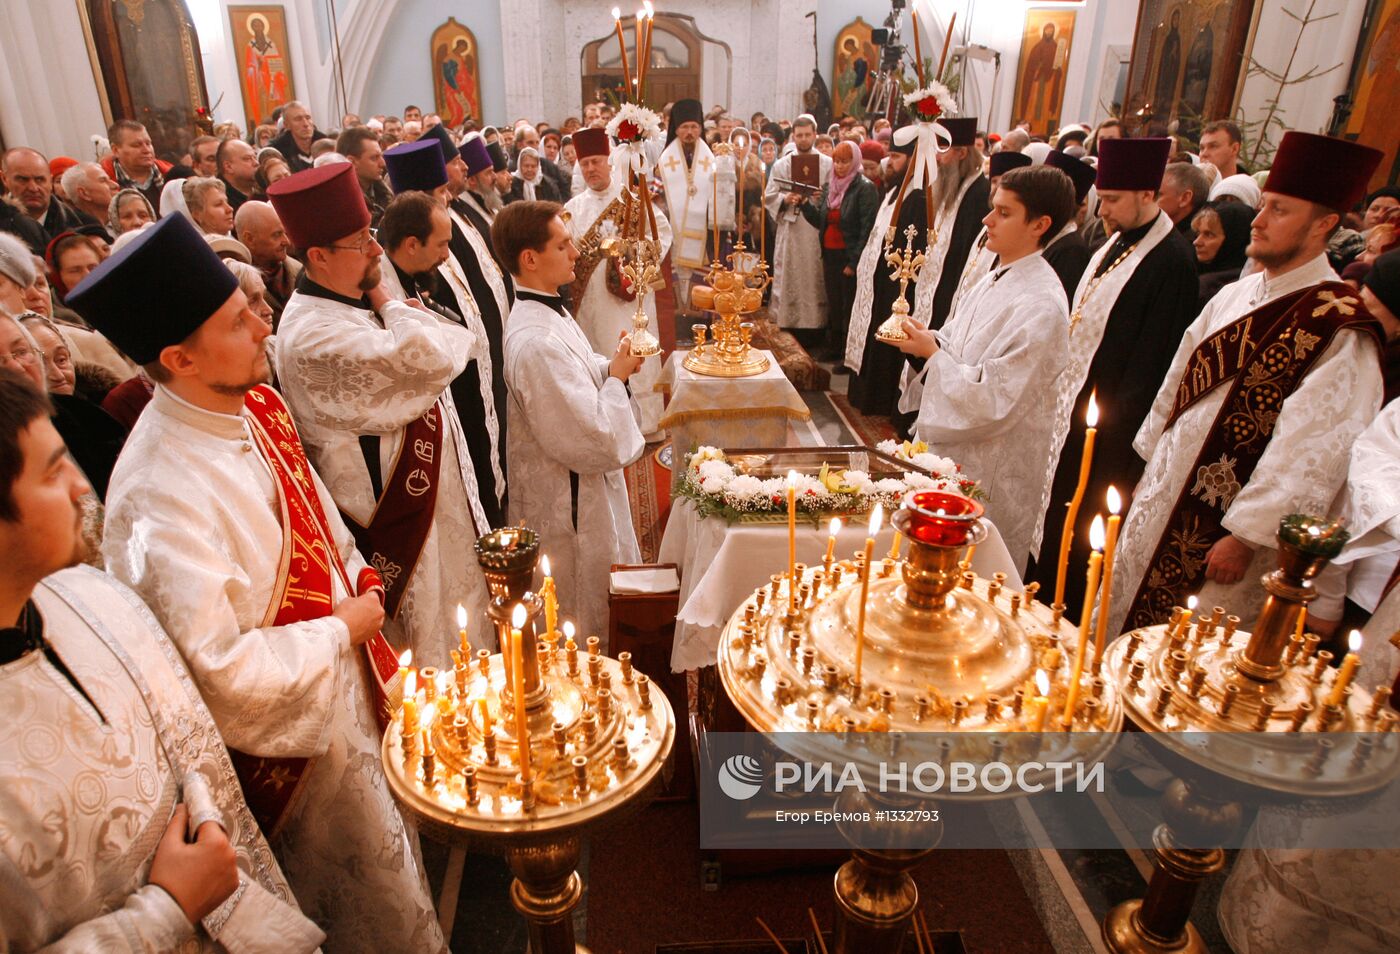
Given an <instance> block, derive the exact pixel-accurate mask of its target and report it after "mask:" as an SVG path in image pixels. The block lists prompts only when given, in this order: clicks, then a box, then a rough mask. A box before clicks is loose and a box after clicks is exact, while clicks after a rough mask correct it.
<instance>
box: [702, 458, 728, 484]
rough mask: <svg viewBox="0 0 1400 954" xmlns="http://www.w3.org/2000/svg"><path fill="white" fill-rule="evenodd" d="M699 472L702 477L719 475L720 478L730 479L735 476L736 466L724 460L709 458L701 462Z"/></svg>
mask: <svg viewBox="0 0 1400 954" xmlns="http://www.w3.org/2000/svg"><path fill="white" fill-rule="evenodd" d="M699 474H700V477H701V478H702V479H704V478H707V477H718V478H719V479H720V480H730V479H732V478H733V477H734V468H733V467H730V466H729V465H728V464H727V463H725V462H724V461H722V460H707V461H702V462H701V464H700V469H699Z"/></svg>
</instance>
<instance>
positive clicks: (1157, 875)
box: [1103, 515, 1400, 954]
mask: <svg viewBox="0 0 1400 954" xmlns="http://www.w3.org/2000/svg"><path fill="white" fill-rule="evenodd" d="M1345 540H1346V534H1345V532H1343V531H1341V528H1340V525H1339V524H1337V523H1335V522H1332V521H1328V520H1325V519H1323V518H1318V517H1307V516H1302V515H1294V516H1290V517H1287V518H1285V519H1284V521H1283V524H1282V526H1281V527H1280V530H1279V534H1278V543H1279V567H1278V569H1277V570H1274V571H1273V572H1271V573H1268V574H1266V575H1265V576H1264V577H1263V584H1264V589H1265V591H1266V592H1267V594H1268V595H1267V597H1266V599H1265V602H1264V607H1263V610H1262V612H1261V613H1260V615H1259V619H1258V621H1257V623H1256V624H1255V628H1254V631H1253V632H1252V633H1250V632H1245V631H1242V630H1240V629H1239V628H1238V627H1239V623H1240V620H1239V619H1238V618H1237V617H1235V616H1230V615H1228V614H1227V612H1226V610H1225V608H1224V607H1219V606H1217V607H1214V608H1212V609H1211V610H1210V611H1208V612H1201V613H1198V614H1194V615H1193V613H1192V612H1191V611H1190V610H1188V609H1186V608H1183V607H1177V608H1176V610H1175V611H1174V613H1173V615H1172V620H1171V622H1169V623H1167V624H1164V625H1159V626H1150V627H1146V628H1144V629H1136V630H1133V631H1132V632H1129V633H1127V634H1126V635H1124V636H1121V637H1119V638H1118V639H1117V640H1115V641H1114V643H1113V644H1112V645H1110V646H1109V648H1108V651H1107V652H1106V653H1105V656H1104V670H1105V675H1106V676H1107V678H1108V680H1109V681H1110V682H1111V683H1113V684H1114V685H1116V686H1118V687H1120V689H1121V692H1122V698H1123V704H1124V707H1125V708H1126V709H1127V713H1128V716H1129V718H1131V719H1132V721H1133V722H1135V723H1137V725H1138V726H1139V727H1141V728H1142V729H1143V730H1145V731H1146V732H1149V733H1151V739H1152V741H1153V742H1155V743H1156V744H1157V747H1158V748H1159V749H1160V750H1161V751H1162V753H1163V755H1164V760H1165V761H1166V762H1167V763H1168V764H1170V765H1172V766H1173V767H1174V770H1175V771H1176V772H1177V774H1178V778H1177V779H1176V780H1175V781H1174V782H1173V783H1172V784H1171V786H1170V787H1169V788H1168V789H1167V792H1166V794H1165V795H1164V797H1163V808H1164V815H1165V819H1166V821H1165V822H1164V824H1162V825H1161V826H1159V827H1158V828H1157V830H1156V831H1155V832H1154V835H1153V842H1154V845H1155V860H1156V864H1157V867H1156V869H1155V870H1154V872H1153V875H1152V879H1151V882H1150V883H1149V885H1148V889H1147V895H1146V897H1145V898H1143V899H1142V900H1135V901H1128V902H1125V903H1123V904H1120V905H1119V906H1118V907H1116V908H1114V909H1113V910H1112V911H1110V912H1109V913H1108V915H1107V916H1106V917H1105V919H1104V922H1103V937H1104V942H1105V944H1106V945H1107V946H1108V948H1109V950H1111V951H1114V952H1117V954H1159V952H1161V954H1165V952H1187V954H1196V952H1201V954H1203V952H1204V951H1205V946H1204V944H1203V943H1202V941H1201V938H1200V936H1199V935H1198V934H1197V932H1196V929H1195V928H1194V927H1193V926H1192V925H1191V924H1190V923H1189V921H1188V919H1189V916H1190V913H1191V905H1192V902H1193V900H1194V898H1195V895H1196V891H1197V888H1198V887H1199V885H1200V882H1201V881H1202V880H1204V879H1205V878H1207V877H1209V876H1210V875H1212V874H1215V873H1216V872H1218V871H1220V870H1221V869H1222V868H1224V866H1225V853H1224V851H1223V850H1221V849H1220V848H1219V847H1217V846H1219V845H1221V844H1223V843H1225V842H1226V841H1227V840H1228V839H1229V837H1230V836H1231V834H1232V833H1233V832H1234V831H1235V829H1236V828H1237V827H1238V825H1239V823H1240V820H1241V818H1242V811H1241V806H1240V804H1239V803H1240V800H1241V799H1245V798H1249V799H1251V800H1253V799H1257V798H1259V797H1260V796H1263V797H1267V798H1278V797H1283V798H1297V799H1328V798H1346V797H1354V796H1359V795H1364V794H1365V793H1367V792H1371V791H1374V790H1376V789H1378V788H1380V787H1381V786H1383V785H1385V784H1388V783H1389V782H1390V780H1392V779H1393V778H1394V777H1395V775H1396V773H1397V771H1400V755H1397V751H1396V750H1397V746H1394V745H1381V744H1378V742H1377V739H1383V738H1387V737H1386V736H1380V735H1376V734H1375V733H1383V732H1393V731H1394V730H1395V728H1396V723H1397V719H1396V716H1395V713H1394V712H1393V711H1391V710H1390V709H1388V708H1386V707H1385V701H1386V699H1387V698H1388V695H1389V690H1388V689H1387V688H1386V687H1377V689H1376V691H1375V694H1374V695H1373V694H1371V693H1368V692H1366V691H1365V690H1364V689H1362V688H1361V687H1358V686H1351V685H1348V684H1346V682H1345V681H1343V682H1342V683H1341V685H1338V681H1339V680H1344V677H1343V676H1342V673H1344V672H1346V671H1347V667H1345V666H1344V667H1343V669H1342V670H1341V671H1338V670H1334V669H1332V668H1331V667H1330V666H1329V665H1328V663H1329V662H1330V661H1331V658H1332V654H1331V653H1329V652H1326V651H1323V652H1319V651H1318V645H1319V643H1320V639H1319V638H1318V637H1317V636H1315V635H1308V636H1303V635H1302V634H1301V627H1300V626H1299V621H1300V618H1301V617H1302V614H1303V612H1304V607H1306V605H1307V604H1308V603H1309V602H1311V601H1312V600H1314V599H1316V597H1317V594H1316V592H1315V591H1314V589H1313V584H1312V580H1313V579H1314V578H1315V577H1316V576H1317V575H1318V574H1319V573H1320V572H1321V571H1322V569H1323V567H1324V566H1325V565H1326V564H1327V562H1328V560H1329V559H1331V558H1332V557H1333V556H1335V555H1336V553H1337V552H1338V551H1339V550H1340V549H1341V545H1342V544H1343V543H1344V542H1345ZM1204 733H1210V735H1209V736H1206V735H1204Z"/></svg>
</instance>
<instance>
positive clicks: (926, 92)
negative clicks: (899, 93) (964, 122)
mask: <svg viewBox="0 0 1400 954" xmlns="http://www.w3.org/2000/svg"><path fill="white" fill-rule="evenodd" d="M929 97H932V98H933V99H934V101H935V102H937V104H938V113H937V115H934V116H927V115H924V114H923V113H921V112H920V111H919V109H918V105H919V103H922V102H923V101H924V100H926V99H928V98H929ZM904 105H905V106H908V107H909V111H910V113H911V114H912V115H913V117H914V121H915V122H934V121H936V120H939V119H947V118H951V117H953V116H956V115H957V114H958V104H957V101H956V100H955V99H953V94H952V92H951V91H950V90H949V89H948V87H946V86H944V85H943V84H942V83H939V82H937V81H931V82H930V83H929V84H928V85H927V86H923V87H921V88H919V89H916V90H914V92H912V93H910V94H908V95H907V96H905V97H904Z"/></svg>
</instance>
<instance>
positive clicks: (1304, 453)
mask: <svg viewBox="0 0 1400 954" xmlns="http://www.w3.org/2000/svg"><path fill="white" fill-rule="evenodd" d="M1380 158H1381V154H1380V153H1379V152H1378V151H1377V150H1374V149H1371V148H1369V147H1367V146H1363V145H1360V144H1358V143H1353V142H1348V141H1344V140H1340V139H1332V138H1330V137H1325V136H1316V135H1312V134H1310V133H1299V132H1289V133H1286V134H1285V135H1284V137H1283V139H1282V141H1281V142H1280V144H1279V150H1278V153H1277V154H1276V156H1275V159H1274V165H1273V168H1272V169H1271V170H1270V172H1269V178H1268V180H1267V182H1265V184H1264V205H1263V207H1262V208H1261V209H1260V211H1259V214H1258V216H1257V217H1256V218H1255V219H1254V224H1253V229H1252V233H1251V236H1252V237H1251V241H1250V244H1249V248H1248V249H1247V252H1248V254H1249V256H1250V257H1251V258H1252V259H1254V260H1255V261H1257V262H1258V263H1259V264H1260V265H1261V266H1263V268H1262V270H1261V271H1259V272H1256V273H1255V274H1252V275H1250V276H1248V277H1247V278H1243V279H1241V280H1240V281H1238V282H1235V283H1234V284H1233V285H1227V286H1225V288H1223V289H1222V290H1221V291H1220V293H1219V294H1217V295H1216V296H1215V297H1214V298H1212V299H1211V301H1210V303H1209V304H1208V305H1206V307H1205V310H1204V311H1202V312H1201V314H1200V317H1198V318H1197V319H1196V320H1195V322H1193V323H1192V324H1191V326H1190V327H1189V328H1188V329H1187V330H1186V335H1185V337H1184V338H1183V339H1182V341H1181V345H1180V347H1178V348H1177V351H1176V355H1175V357H1174V358H1173V359H1172V363H1171V368H1170V369H1169V370H1168V372H1167V376H1166V379H1165V380H1164V381H1163V382H1162V387H1161V390H1160V391H1159V392H1158V393H1157V397H1156V399H1155V400H1154V402H1153V404H1152V408H1151V410H1150V411H1149V412H1148V415H1147V419H1146V420H1145V421H1144V422H1143V424H1142V427H1141V428H1140V429H1139V430H1138V434H1137V439H1136V441H1135V443H1134V447H1135V449H1136V450H1137V452H1138V454H1139V456H1141V457H1142V458H1143V459H1144V460H1145V461H1147V465H1146V468H1145V469H1144V471H1143V476H1142V479H1141V480H1140V481H1139V482H1138V485H1137V489H1136V491H1135V493H1134V496H1133V504H1132V508H1131V509H1130V510H1129V511H1128V515H1127V517H1126V518H1125V519H1124V521H1123V531H1122V535H1121V537H1120V543H1119V546H1118V558H1117V563H1116V569H1115V571H1114V575H1113V602H1112V615H1111V616H1110V619H1109V624H1108V630H1109V633H1110V635H1116V634H1118V633H1120V632H1122V631H1123V630H1124V629H1125V628H1131V627H1137V626H1145V625H1150V624H1154V623H1161V622H1165V621H1166V620H1167V619H1168V618H1169V617H1170V615H1171V612H1172V607H1173V606H1175V605H1185V603H1186V600H1187V597H1188V596H1191V595H1197V596H1198V598H1199V600H1200V603H1201V605H1202V606H1223V607H1225V608H1226V609H1227V610H1228V611H1229V612H1230V613H1232V614H1234V615H1237V616H1239V617H1240V618H1241V619H1242V620H1244V621H1245V622H1244V627H1243V628H1246V629H1247V628H1249V626H1250V624H1251V623H1252V621H1253V620H1254V619H1255V617H1256V616H1257V615H1258V613H1259V610H1260V609H1261V608H1262V606H1263V600H1264V589H1263V585H1262V584H1261V583H1260V578H1261V577H1262V576H1263V574H1265V573H1267V572H1270V571H1272V570H1273V569H1275V568H1276V566H1277V563H1278V554H1277V551H1276V549H1275V548H1276V546H1277V542H1276V536H1277V533H1278V526H1279V520H1280V519H1281V518H1283V517H1285V516H1287V515H1288V514H1291V513H1298V512H1305V513H1325V512H1326V511H1327V509H1328V507H1329V506H1330V505H1331V503H1332V501H1333V499H1334V498H1335V497H1336V495H1337V493H1338V491H1340V490H1341V488H1342V484H1343V482H1344V481H1345V480H1346V471H1347V455H1348V454H1349V453H1350V451H1351V446H1352V444H1353V442H1354V441H1355V440H1356V437H1357V435H1358V434H1360V433H1361V431H1362V430H1363V429H1364V428H1365V426H1366V425H1367V424H1369V423H1370V422H1371V420H1372V418H1374V417H1375V414H1376V411H1377V410H1379V408H1380V403H1381V392H1382V385H1381V363H1380V353H1379V347H1380V346H1379V340H1380V337H1381V332H1380V327H1379V325H1377V324H1376V322H1375V321H1374V319H1372V318H1371V317H1370V315H1369V314H1368V313H1367V312H1366V309H1365V306H1364V305H1363V304H1362V302H1361V299H1360V298H1358V297H1357V296H1356V294H1355V292H1354V290H1353V289H1352V288H1351V287H1350V286H1347V285H1343V284H1341V283H1339V282H1338V279H1337V275H1336V273H1335V272H1333V271H1332V268H1331V266H1330V265H1328V263H1327V240H1328V237H1329V236H1330V235H1331V234H1332V232H1333V231H1334V230H1335V229H1336V227H1337V224H1338V222H1339V221H1340V218H1341V215H1342V213H1343V212H1344V211H1345V210H1346V209H1349V208H1350V207H1351V206H1352V205H1354V204H1355V203H1356V202H1358V201H1360V199H1361V197H1362V196H1363V195H1364V194H1365V191H1366V182H1367V179H1368V178H1369V177H1370V175H1371V172H1372V171H1374V169H1375V168H1376V166H1377V165H1378V164H1379V162H1380ZM1318 169H1327V170H1328V174H1327V175H1319V174H1318V172H1317V170H1318Z"/></svg>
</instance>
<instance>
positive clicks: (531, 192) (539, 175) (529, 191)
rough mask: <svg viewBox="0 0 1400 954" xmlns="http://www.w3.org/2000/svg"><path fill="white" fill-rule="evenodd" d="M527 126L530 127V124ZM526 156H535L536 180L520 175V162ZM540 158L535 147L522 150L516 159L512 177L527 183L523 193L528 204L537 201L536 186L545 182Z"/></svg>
mask: <svg viewBox="0 0 1400 954" xmlns="http://www.w3.org/2000/svg"><path fill="white" fill-rule="evenodd" d="M526 125H528V123H527V124H526ZM526 156H534V157H535V160H536V165H535V175H534V178H531V179H527V178H525V177H524V176H523V175H521V174H520V160H522V159H524V158H525V157H526ZM539 158H540V154H539V153H538V152H536V151H535V147H534V146H526V147H525V148H524V149H522V150H520V153H519V155H517V156H516V157H515V171H514V172H512V173H511V175H513V176H515V178H517V179H519V180H520V181H521V182H523V183H525V188H524V190H523V191H524V194H525V201H526V202H534V201H535V186H537V185H539V184H540V183H541V182H543V181H544V173H543V172H542V171H541V167H540V165H539V163H538V161H539Z"/></svg>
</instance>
